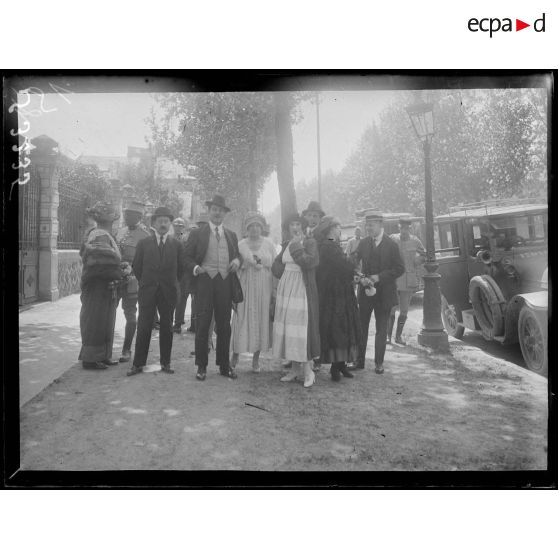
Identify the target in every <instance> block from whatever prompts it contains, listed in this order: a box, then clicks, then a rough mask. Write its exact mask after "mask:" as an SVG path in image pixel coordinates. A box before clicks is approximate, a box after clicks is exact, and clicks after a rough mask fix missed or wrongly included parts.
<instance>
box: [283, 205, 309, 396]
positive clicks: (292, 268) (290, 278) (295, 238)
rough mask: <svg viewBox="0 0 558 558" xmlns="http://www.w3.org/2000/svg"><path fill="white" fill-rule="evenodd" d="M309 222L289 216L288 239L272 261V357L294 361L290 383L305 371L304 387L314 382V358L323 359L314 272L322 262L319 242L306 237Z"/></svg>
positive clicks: (287, 221)
mask: <svg viewBox="0 0 558 558" xmlns="http://www.w3.org/2000/svg"><path fill="white" fill-rule="evenodd" d="M305 228H306V220H305V219H304V217H300V216H299V215H298V214H293V215H290V216H289V217H287V219H285V221H284V222H283V230H284V231H285V232H287V233H288V236H289V240H288V241H286V242H284V243H283V248H282V250H281V253H280V254H279V255H278V256H277V258H276V259H275V261H274V262H273V267H272V271H273V274H274V275H275V276H276V277H278V278H279V279H280V281H279V284H278V286H277V300H276V306H275V320H274V322H273V356H274V357H275V358H278V359H287V360H290V361H292V363H293V364H292V369H291V371H290V372H289V373H288V374H287V375H285V376H283V377H282V378H281V381H283V382H291V381H293V380H295V379H296V378H297V377H298V375H299V374H300V372H301V370H302V371H303V372H304V387H310V386H311V385H312V384H313V383H314V381H315V375H314V372H313V370H312V359H314V358H317V357H319V356H320V332H319V315H318V290H317V287H316V277H315V269H316V267H317V265H318V262H319V257H318V250H317V245H316V241H315V240H314V239H312V238H305V237H304V234H303V230H304V229H305Z"/></svg>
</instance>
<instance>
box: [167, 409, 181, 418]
mask: <svg viewBox="0 0 558 558" xmlns="http://www.w3.org/2000/svg"><path fill="white" fill-rule="evenodd" d="M163 413H165V415H167V416H168V417H176V416H177V415H179V414H180V413H181V411H177V410H176V409H163Z"/></svg>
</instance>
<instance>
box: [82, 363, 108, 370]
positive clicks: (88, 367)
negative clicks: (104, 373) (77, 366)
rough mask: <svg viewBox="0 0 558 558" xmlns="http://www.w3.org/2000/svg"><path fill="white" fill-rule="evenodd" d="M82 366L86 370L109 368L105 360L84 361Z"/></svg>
mask: <svg viewBox="0 0 558 558" xmlns="http://www.w3.org/2000/svg"><path fill="white" fill-rule="evenodd" d="M82 366H83V367H84V368H85V369H86V370H106V369H107V368H108V366H107V365H106V364H104V363H103V362H83V363H82Z"/></svg>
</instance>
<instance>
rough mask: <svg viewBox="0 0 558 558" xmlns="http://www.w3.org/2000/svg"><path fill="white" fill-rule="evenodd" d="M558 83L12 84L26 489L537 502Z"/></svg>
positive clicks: (542, 463) (494, 78) (287, 79)
mask: <svg viewBox="0 0 558 558" xmlns="http://www.w3.org/2000/svg"><path fill="white" fill-rule="evenodd" d="M552 84H553V75H552V73H550V72H547V73H545V72H539V73H536V72H516V73H512V72H507V73H505V74H502V73H499V72H497V71H495V72H494V73H492V74H491V73H489V72H486V71H484V72H479V73H478V74H473V73H472V72H462V73H459V72H457V71H454V72H446V73H444V72H442V71H440V72H437V73H436V72H431V73H423V74H420V73H417V72H415V73H405V72H402V71H401V72H398V71H395V72H391V73H386V72H385V73H370V74H357V73H354V74H350V73H329V74H325V73H321V74H320V73H317V74H312V73H295V74H289V73H286V72H283V73H281V72H277V71H276V72H273V73H268V74H264V73H257V72H253V73H249V72H248V73H242V72H241V73H239V74H235V73H234V72H230V73H222V74H219V72H211V73H210V74H203V73H201V74H196V73H195V72H194V73H192V74H188V73H184V74H177V75H175V76H173V75H163V74H162V73H155V74H151V73H149V72H147V73H145V75H143V74H141V73H140V72H135V73H134V75H131V74H130V75H121V76H119V75H115V74H111V75H103V74H98V73H97V74H95V73H91V75H79V76H78V75H72V74H71V73H68V74H67V75H65V74H64V73H58V74H51V75H46V74H42V75H36V76H35V75H23V74H22V75H12V76H11V77H9V78H7V79H6V80H5V82H4V88H5V92H6V95H7V99H8V100H9V101H8V103H5V110H4V114H5V120H4V122H5V125H6V126H8V129H5V130H4V137H5V138H8V140H9V141H10V142H11V143H10V144H9V147H8V149H10V150H12V147H13V153H15V155H14V158H13V160H10V159H7V158H6V161H7V162H8V163H9V166H10V167H11V168H12V169H14V170H12V171H10V172H11V173H12V174H13V175H14V179H13V181H12V179H10V180H9V181H8V180H7V179H6V181H5V191H6V192H7V193H6V194H5V195H6V197H7V196H9V202H6V207H8V208H9V212H10V218H11V222H12V226H13V227H15V226H16V223H15V221H16V217H15V215H16V214H17V227H18V250H17V254H18V261H17V265H18V274H17V298H18V301H17V307H16V303H15V288H16V285H15V270H14V269H12V270H11V272H10V273H11V274H12V275H13V276H12V284H13V288H14V290H13V291H10V292H9V293H7V296H8V297H10V298H11V299H12V301H11V302H12V304H13V312H12V314H13V316H12V315H9V316H7V317H6V320H5V322H6V324H9V327H10V328H14V327H15V323H16V322H15V320H16V319H17V320H18V332H19V348H18V351H19V352H18V359H17V364H18V367H17V368H16V367H13V369H12V370H11V373H12V375H13V377H12V380H11V383H10V384H9V385H8V384H6V385H8V389H9V392H8V393H7V395H8V397H9V398H10V399H11V406H12V407H14V408H15V407H16V405H17V406H18V408H17V409H14V408H12V410H13V411H14V413H15V415H13V416H15V417H17V418H15V419H13V420H12V423H11V428H12V430H13V431H14V432H12V434H13V436H14V438H15V440H16V442H17V446H18V447H16V448H15V450H16V452H17V450H19V455H15V456H14V455H13V454H12V455H11V461H10V463H12V464H15V470H17V474H22V475H25V473H27V472H43V473H59V474H60V475H61V476H60V478H63V477H64V474H65V473H72V474H75V473H78V474H80V475H81V478H84V479H87V475H88V474H96V473H101V472H104V473H107V472H113V473H118V472H123V471H128V472H132V473H133V472H142V471H143V472H165V471H166V472H175V473H176V472H196V473H200V472H207V473H210V472H213V473H215V475H216V476H214V477H212V479H214V480H213V481H212V482H214V483H217V484H222V482H220V481H219V478H220V477H219V476H218V474H219V472H221V473H222V474H223V475H226V474H229V473H231V472H243V473H244V476H243V477H242V483H246V484H249V483H250V481H249V479H250V474H253V475H257V474H259V473H273V474H280V473H295V472H296V473H299V474H306V473H322V474H324V475H325V474H332V475H333V474H337V473H344V474H347V476H345V477H343V478H344V479H349V478H350V476H349V475H348V474H349V473H355V474H356V473H360V474H363V473H371V475H370V476H366V477H365V478H366V479H368V481H367V483H368V484H370V483H371V484H374V482H375V481H374V478H375V477H374V474H380V473H390V474H394V473H395V474H397V473H404V474H408V475H412V474H415V473H429V474H432V475H434V476H433V478H434V479H436V478H437V477H436V475H440V477H439V478H443V479H444V482H452V477H451V474H455V479H458V478H459V474H462V473H471V472H475V473H478V474H481V475H482V474H484V473H487V474H490V473H503V474H506V473H508V474H516V473H524V474H527V475H536V474H541V475H543V476H544V474H546V473H547V471H548V464H549V412H550V409H549V288H550V285H549V272H548V266H549V258H548V238H549V219H548V200H549V196H548V194H549V188H550V185H549V180H550V170H549V165H550V160H551V153H550V149H551V143H550V138H551V124H552V114H551V108H552V103H553V97H552V94H553V90H552ZM12 162H13V163H14V164H13V165H12ZM17 173H19V174H17ZM5 176H6V177H11V174H8V173H7V172H6V173H5ZM9 235H10V236H14V235H13V230H12V231H11V232H10V234H9ZM12 244H14V246H15V242H12ZM13 262H14V263H15V255H14V258H13ZM14 267H15V266H14ZM5 296H6V295H5ZM16 314H17V318H16ZM8 348H10V347H8ZM13 349H14V350H15V347H14V348H13ZM16 371H17V372H18V373H17V374H16ZM16 376H17V381H16ZM18 394H19V398H18ZM14 438H12V441H13V440H14ZM443 475H450V476H449V477H448V476H443ZM222 478H224V477H222ZM227 478H228V479H229V481H228V482H233V483H234V481H231V480H230V479H231V478H232V477H227ZM253 478H257V477H256V476H254V477H253ZM279 478H280V477H277V478H276V480H275V481H273V480H272V481H268V482H274V483H275V484H281V481H280V480H279ZM317 478H318V477H312V476H309V477H305V479H306V480H304V481H303V482H304V483H308V484H313V480H312V479H314V482H315V479H317ZM355 478H356V477H355ZM358 478H359V479H361V481H359V482H362V478H363V477H362V476H361V477H358ZM407 478H408V479H411V478H412V476H409V477H407ZM403 479H405V477H403ZM491 479H492V481H491V482H493V483H494V484H497V482H498V481H497V480H495V477H491ZM162 482H163V483H164V482H165V481H164V480H163V481H162ZM349 482H350V481H349ZM397 482H398V483H401V482H402V483H405V482H406V481H405V480H403V481H397ZM408 482H411V481H410V480H409V481H408ZM435 482H436V481H434V483H435Z"/></svg>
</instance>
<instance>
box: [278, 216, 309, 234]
mask: <svg viewBox="0 0 558 558" xmlns="http://www.w3.org/2000/svg"><path fill="white" fill-rule="evenodd" d="M294 221H297V222H298V223H300V224H301V225H302V228H303V229H306V227H307V226H308V221H307V220H306V218H305V217H302V216H301V215H299V214H298V213H296V212H294V213H289V214H288V215H287V216H286V217H285V219H283V222H282V223H281V228H282V229H283V230H288V228H289V225H290V223H292V222H294Z"/></svg>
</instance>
